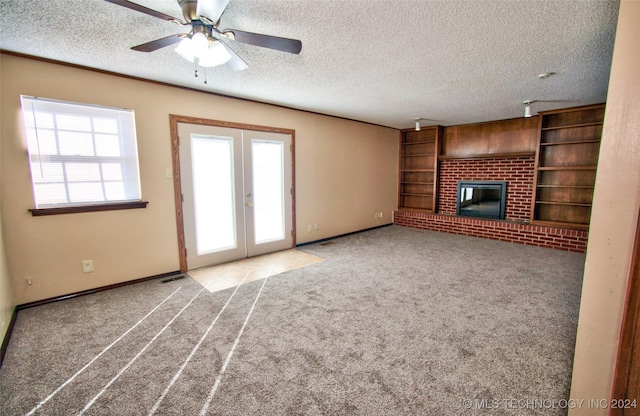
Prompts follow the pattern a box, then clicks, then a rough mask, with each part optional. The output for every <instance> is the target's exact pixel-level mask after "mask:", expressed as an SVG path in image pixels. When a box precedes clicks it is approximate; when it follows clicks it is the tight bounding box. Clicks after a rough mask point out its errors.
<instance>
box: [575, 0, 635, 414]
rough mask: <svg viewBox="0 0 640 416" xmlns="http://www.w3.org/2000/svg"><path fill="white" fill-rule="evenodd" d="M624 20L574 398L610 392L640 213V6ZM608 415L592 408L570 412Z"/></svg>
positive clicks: (625, 12)
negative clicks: (639, 212) (639, 44)
mask: <svg viewBox="0 0 640 416" xmlns="http://www.w3.org/2000/svg"><path fill="white" fill-rule="evenodd" d="M618 19H619V20H618V29H617V34H616V43H615V48H614V53H613V63H612V68H611V77H610V82H609V92H608V96H607V109H606V114H605V120H604V130H603V136H602V144H601V147H600V159H599V161H598V173H597V177H596V187H595V191H594V200H593V211H592V215H591V226H590V232H589V243H588V246H587V257H586V264H585V275H584V283H583V289H582V301H581V306H580V318H579V322H578V336H577V345H576V353H575V360H574V369H573V380H572V386H571V397H572V398H574V399H608V398H609V396H610V394H611V391H612V387H613V376H614V367H615V358H616V354H617V350H618V339H619V335H620V325H621V316H622V313H623V306H624V298H625V292H626V289H627V279H628V276H629V270H630V267H631V258H632V249H633V241H634V236H635V230H636V223H637V221H638V210H639V208H640V111H638V109H639V108H640V54H639V53H638V40H639V39H640V26H639V25H638V22H640V2H638V1H630V0H623V1H622V2H621V4H620V14H619V18H618ZM585 407H586V406H585ZM607 412H608V409H588V407H586V408H583V409H581V410H580V409H576V410H575V411H571V412H570V415H578V414H593V415H606V414H607Z"/></svg>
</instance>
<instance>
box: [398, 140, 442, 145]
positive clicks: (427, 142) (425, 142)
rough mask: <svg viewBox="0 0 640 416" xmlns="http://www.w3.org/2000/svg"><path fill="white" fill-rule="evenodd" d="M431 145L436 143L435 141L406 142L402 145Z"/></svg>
mask: <svg viewBox="0 0 640 416" xmlns="http://www.w3.org/2000/svg"><path fill="white" fill-rule="evenodd" d="M429 143H431V144H433V143H435V141H434V140H427V141H423V142H406V143H402V145H403V146H413V145H416V144H429Z"/></svg>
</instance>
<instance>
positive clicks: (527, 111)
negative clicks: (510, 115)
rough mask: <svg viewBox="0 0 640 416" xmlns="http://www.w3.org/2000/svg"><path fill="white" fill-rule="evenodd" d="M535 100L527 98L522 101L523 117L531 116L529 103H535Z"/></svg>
mask: <svg viewBox="0 0 640 416" xmlns="http://www.w3.org/2000/svg"><path fill="white" fill-rule="evenodd" d="M535 102H536V100H527V101H523V102H522V104H524V116H525V117H531V104H533V103H535Z"/></svg>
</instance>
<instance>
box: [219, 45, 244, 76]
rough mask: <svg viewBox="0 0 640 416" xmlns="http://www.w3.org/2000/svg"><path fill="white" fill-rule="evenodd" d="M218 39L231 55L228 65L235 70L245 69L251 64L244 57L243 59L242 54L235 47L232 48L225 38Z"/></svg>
mask: <svg viewBox="0 0 640 416" xmlns="http://www.w3.org/2000/svg"><path fill="white" fill-rule="evenodd" d="M218 40H219V41H220V43H221V44H222V46H224V47H225V49H226V50H227V52H229V55H231V59H229V61H228V62H227V65H229V67H230V68H231V69H233V70H234V71H244V70H245V69H247V68H249V65H248V64H247V63H246V62H245V61H244V59H242V58H241V57H240V55H238V54H237V53H236V52H235V51H234V50H233V49H231V47H230V46H229V45H227V43H226V42H225V41H224V40H222V39H218Z"/></svg>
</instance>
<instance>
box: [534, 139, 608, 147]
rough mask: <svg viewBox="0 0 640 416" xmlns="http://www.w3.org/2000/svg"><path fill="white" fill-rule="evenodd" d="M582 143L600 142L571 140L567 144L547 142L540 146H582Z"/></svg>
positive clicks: (594, 141) (598, 141)
mask: <svg viewBox="0 0 640 416" xmlns="http://www.w3.org/2000/svg"><path fill="white" fill-rule="evenodd" d="M584 143H600V140H573V141H567V142H549V143H540V146H560V145H563V144H584Z"/></svg>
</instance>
